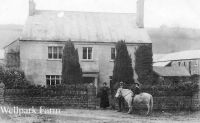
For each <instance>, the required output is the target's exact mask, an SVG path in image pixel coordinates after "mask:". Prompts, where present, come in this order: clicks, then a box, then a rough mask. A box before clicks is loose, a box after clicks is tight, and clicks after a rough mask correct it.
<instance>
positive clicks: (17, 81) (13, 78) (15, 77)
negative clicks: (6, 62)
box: [0, 67, 30, 88]
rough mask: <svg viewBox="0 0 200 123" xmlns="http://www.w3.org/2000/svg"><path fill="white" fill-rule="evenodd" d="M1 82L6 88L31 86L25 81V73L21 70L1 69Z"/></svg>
mask: <svg viewBox="0 0 200 123" xmlns="http://www.w3.org/2000/svg"><path fill="white" fill-rule="evenodd" d="M0 81H1V82H3V83H4V84H5V87H6V88H26V87H28V86H29V85H30V84H29V83H28V81H27V80H26V79H25V75H24V72H23V71H22V70H20V69H16V68H11V69H6V68H3V67H1V68H0Z"/></svg>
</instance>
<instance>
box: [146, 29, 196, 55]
mask: <svg viewBox="0 0 200 123" xmlns="http://www.w3.org/2000/svg"><path fill="white" fill-rule="evenodd" d="M148 33H149V35H150V37H151V40H152V42H153V52H154V53H170V52H175V51H181V50H195V49H200V29H189V28H167V27H164V28H149V29H148Z"/></svg>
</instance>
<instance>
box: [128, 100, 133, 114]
mask: <svg viewBox="0 0 200 123" xmlns="http://www.w3.org/2000/svg"><path fill="white" fill-rule="evenodd" d="M128 107H129V110H128V114H131V113H132V110H133V106H132V101H129V102H128Z"/></svg>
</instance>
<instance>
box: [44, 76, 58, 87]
mask: <svg viewBox="0 0 200 123" xmlns="http://www.w3.org/2000/svg"><path fill="white" fill-rule="evenodd" d="M59 84H61V75H46V85H47V86H50V85H59Z"/></svg>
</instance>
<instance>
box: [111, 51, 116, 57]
mask: <svg viewBox="0 0 200 123" xmlns="http://www.w3.org/2000/svg"><path fill="white" fill-rule="evenodd" d="M115 52H116V50H115V48H111V60H115V57H116V53H115Z"/></svg>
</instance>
